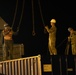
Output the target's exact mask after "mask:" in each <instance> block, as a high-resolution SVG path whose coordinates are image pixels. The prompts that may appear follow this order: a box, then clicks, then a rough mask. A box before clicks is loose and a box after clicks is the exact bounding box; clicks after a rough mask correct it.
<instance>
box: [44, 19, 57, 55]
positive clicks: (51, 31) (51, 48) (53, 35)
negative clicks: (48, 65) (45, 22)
mask: <svg viewBox="0 0 76 75" xmlns="http://www.w3.org/2000/svg"><path fill="white" fill-rule="evenodd" d="M55 24H56V20H55V19H51V21H50V25H51V28H48V26H45V28H46V30H47V32H48V33H49V42H48V47H49V52H50V55H57V50H56V48H55V42H56V31H57V28H56V26H55Z"/></svg>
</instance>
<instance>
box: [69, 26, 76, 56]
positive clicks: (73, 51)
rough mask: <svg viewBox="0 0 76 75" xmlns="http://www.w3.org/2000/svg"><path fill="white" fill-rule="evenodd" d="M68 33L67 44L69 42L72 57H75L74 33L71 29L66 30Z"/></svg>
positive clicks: (75, 34) (75, 40)
mask: <svg viewBox="0 0 76 75" xmlns="http://www.w3.org/2000/svg"><path fill="white" fill-rule="evenodd" d="M68 31H69V32H70V36H69V37H68V42H71V47H72V55H76V31H75V30H74V29H73V28H71V27H69V28H68Z"/></svg>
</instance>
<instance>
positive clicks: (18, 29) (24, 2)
mask: <svg viewBox="0 0 76 75" xmlns="http://www.w3.org/2000/svg"><path fill="white" fill-rule="evenodd" d="M24 5H25V0H23V4H22V12H21V17H20V21H19V25H18V27H17V30H19V28H20V24H21V21H22V17H23V11H24Z"/></svg>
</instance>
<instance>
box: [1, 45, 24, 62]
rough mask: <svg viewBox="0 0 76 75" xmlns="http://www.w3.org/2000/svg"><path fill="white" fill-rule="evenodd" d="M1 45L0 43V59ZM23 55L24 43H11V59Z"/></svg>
mask: <svg viewBox="0 0 76 75" xmlns="http://www.w3.org/2000/svg"><path fill="white" fill-rule="evenodd" d="M3 52H4V51H3V46H2V45H0V61H2V60H3ZM22 55H24V45H23V44H14V45H13V59H17V58H21V57H22Z"/></svg>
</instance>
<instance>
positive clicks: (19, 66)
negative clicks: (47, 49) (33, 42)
mask: <svg viewBox="0 0 76 75" xmlns="http://www.w3.org/2000/svg"><path fill="white" fill-rule="evenodd" d="M0 73H1V74H4V75H42V73H41V56H40V55H38V56H32V57H26V58H20V59H14V60H7V61H2V62H0Z"/></svg>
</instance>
